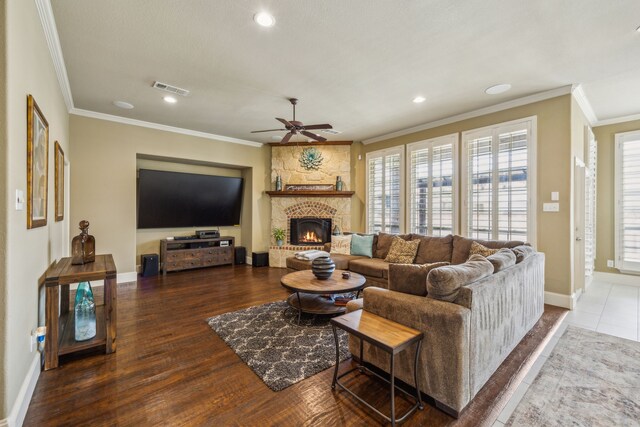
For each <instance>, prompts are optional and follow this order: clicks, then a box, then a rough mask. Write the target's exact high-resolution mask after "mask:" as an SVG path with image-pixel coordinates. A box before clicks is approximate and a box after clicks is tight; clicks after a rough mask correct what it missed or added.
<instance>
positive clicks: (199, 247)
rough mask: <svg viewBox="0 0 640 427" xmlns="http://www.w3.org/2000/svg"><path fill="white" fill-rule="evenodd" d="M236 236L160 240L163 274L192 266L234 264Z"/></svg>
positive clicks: (188, 268)
mask: <svg viewBox="0 0 640 427" xmlns="http://www.w3.org/2000/svg"><path fill="white" fill-rule="evenodd" d="M234 248H235V238H234V237H232V236H222V237H216V238H210V239H196V238H194V239H186V240H185V239H181V240H167V239H163V240H161V241H160V262H161V266H162V274H167V272H169V271H180V270H190V269H192V268H203V267H215V266H218V265H233V263H234Z"/></svg>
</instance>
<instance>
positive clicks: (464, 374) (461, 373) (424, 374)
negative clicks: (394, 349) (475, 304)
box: [364, 287, 471, 411]
mask: <svg viewBox="0 0 640 427" xmlns="http://www.w3.org/2000/svg"><path fill="white" fill-rule="evenodd" d="M364 309H365V310H367V311H369V312H371V313H373V314H376V315H378V316H382V317H384V318H386V319H389V320H393V321H395V322H398V323H401V324H403V325H406V326H409V327H412V328H414V329H418V330H420V331H422V332H423V333H424V340H423V342H422V350H421V354H420V360H419V366H420V368H419V369H420V371H419V372H418V373H419V376H420V388H421V389H422V390H423V391H424V392H425V393H427V394H428V395H430V396H431V397H433V398H434V399H436V400H438V401H439V402H441V403H444V404H445V405H447V406H449V407H451V408H453V409H455V410H458V411H459V410H462V408H464V407H465V406H466V404H467V403H468V402H469V400H470V399H471V394H470V388H469V360H470V355H469V326H470V320H471V311H470V310H469V309H468V308H466V307H463V306H460V305H457V304H453V303H449V302H445V301H439V300H434V299H429V298H425V297H420V296H416V295H410V294H405V293H401V292H396V291H391V290H387V289H382V288H377V287H368V288H366V289H365V290H364ZM414 351H415V350H414V349H413V348H411V349H409V350H407V351H405V352H403V353H401V355H400V357H399V359H400V360H399V363H400V369H398V371H399V372H403V373H404V374H405V376H406V378H404V379H403V380H404V381H409V383H410V384H411V383H413V365H412V363H413V362H412V361H413V357H414V354H415V353H414ZM373 353H375V350H374V351H373ZM376 356H377V358H378V359H379V360H380V359H381V355H380V354H377V355H376ZM399 376H400V377H401V378H402V377H403V375H399Z"/></svg>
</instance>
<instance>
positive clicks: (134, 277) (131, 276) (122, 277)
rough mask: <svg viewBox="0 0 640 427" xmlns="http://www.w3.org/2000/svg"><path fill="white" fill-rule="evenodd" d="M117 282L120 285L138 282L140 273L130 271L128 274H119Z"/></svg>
mask: <svg viewBox="0 0 640 427" xmlns="http://www.w3.org/2000/svg"><path fill="white" fill-rule="evenodd" d="M116 281H117V282H118V283H128V282H137V281H138V273H137V272H135V271H130V272H128V273H118V276H117V279H116Z"/></svg>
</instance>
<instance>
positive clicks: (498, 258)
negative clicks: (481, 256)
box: [487, 248, 516, 273]
mask: <svg viewBox="0 0 640 427" xmlns="http://www.w3.org/2000/svg"><path fill="white" fill-rule="evenodd" d="M487 261H489V262H490V263H491V264H493V272H494V273H497V272H498V271H502V270H504V269H505V268H509V267H511V266H512V265H516V256H515V255H514V253H513V251H512V250H511V249H507V248H502V249H499V250H498V252H496V253H495V254H493V255H489V256H488V257H487Z"/></svg>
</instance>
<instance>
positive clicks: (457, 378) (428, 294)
mask: <svg viewBox="0 0 640 427" xmlns="http://www.w3.org/2000/svg"><path fill="white" fill-rule="evenodd" d="M394 237H395V236H394V235H390V234H384V233H380V234H379V235H377V236H376V237H375V238H374V243H373V245H374V247H373V255H374V256H373V258H366V257H360V256H351V255H338V254H333V255H332V258H333V259H334V261H335V262H336V267H337V268H340V269H345V270H350V271H354V272H357V273H360V274H363V275H364V276H365V277H366V278H367V287H366V288H365V290H364V292H363V298H361V299H359V300H354V301H351V302H349V304H348V305H347V310H348V311H353V310H360V309H364V310H367V311H370V312H372V313H374V314H377V315H379V316H382V317H385V318H388V319H390V320H393V321H396V322H399V323H402V324H404V325H407V326H410V327H412V328H415V329H418V330H421V331H423V332H424V334H425V337H424V341H423V345H422V350H421V354H420V355H419V372H418V377H419V380H420V389H421V390H422V392H424V393H425V394H427V395H429V396H431V397H432V398H433V399H434V400H435V401H436V406H437V407H439V408H440V409H442V410H444V411H445V412H447V413H449V414H451V415H453V416H456V417H457V416H458V415H459V413H460V412H461V411H462V410H463V409H464V408H465V407H466V406H467V405H468V404H469V402H470V401H471V400H472V399H473V397H474V396H475V395H476V394H477V393H478V392H479V391H480V389H481V388H482V387H483V386H484V385H485V383H486V382H487V381H488V380H489V378H490V377H491V375H493V373H494V372H495V371H496V369H497V368H498V367H499V366H500V364H501V363H502V362H503V361H504V359H505V358H506V357H507V356H508V355H509V353H511V351H512V350H513V349H514V348H515V347H516V345H517V344H518V343H519V342H520V340H521V339H522V338H523V337H524V336H525V335H526V333H527V332H528V331H529V330H530V329H531V328H532V327H533V326H534V325H535V324H536V322H537V321H538V320H539V319H540V317H541V316H542V313H543V311H544V254H542V253H539V252H536V251H535V250H533V248H531V247H530V246H527V245H525V244H524V243H523V242H521V241H483V240H474V239H468V238H465V237H462V236H451V235H449V236H445V237H432V236H422V235H412V234H407V235H400V236H398V237H400V238H402V239H404V240H420V244H419V247H418V252H417V254H416V258H415V260H414V263H413V264H389V263H387V262H385V261H384V258H385V257H386V254H387V252H388V251H389V247H390V246H391V242H392V240H393V238H394ZM474 241H475V242H477V243H480V244H481V245H483V246H484V247H486V248H491V249H499V251H498V253H496V254H493V255H490V256H487V257H483V256H481V255H471V256H470V251H471V246H472V244H473V242H474ZM327 249H330V247H327ZM435 263H438V264H435ZM443 263H448V264H450V265H446V264H443ZM287 267H288V268H289V269H291V270H301V269H306V268H310V264H309V262H308V261H300V260H296V259H295V258H290V259H287ZM349 348H350V350H351V353H352V354H354V355H357V354H359V339H358V338H356V337H354V336H350V338H349ZM413 351H414V350H412V349H409V350H408V351H405V352H403V353H401V354H400V356H399V357H397V358H396V366H395V371H396V376H397V377H398V378H400V379H401V380H403V381H405V382H406V383H408V384H413V358H414V355H415V353H413ZM364 359H365V361H366V362H367V363H370V364H373V365H375V366H376V367H378V368H380V369H382V370H385V371H388V366H389V356H388V355H387V354H386V353H385V352H382V351H380V350H379V349H377V348H375V347H372V346H369V345H368V344H367V343H365V344H364Z"/></svg>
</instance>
